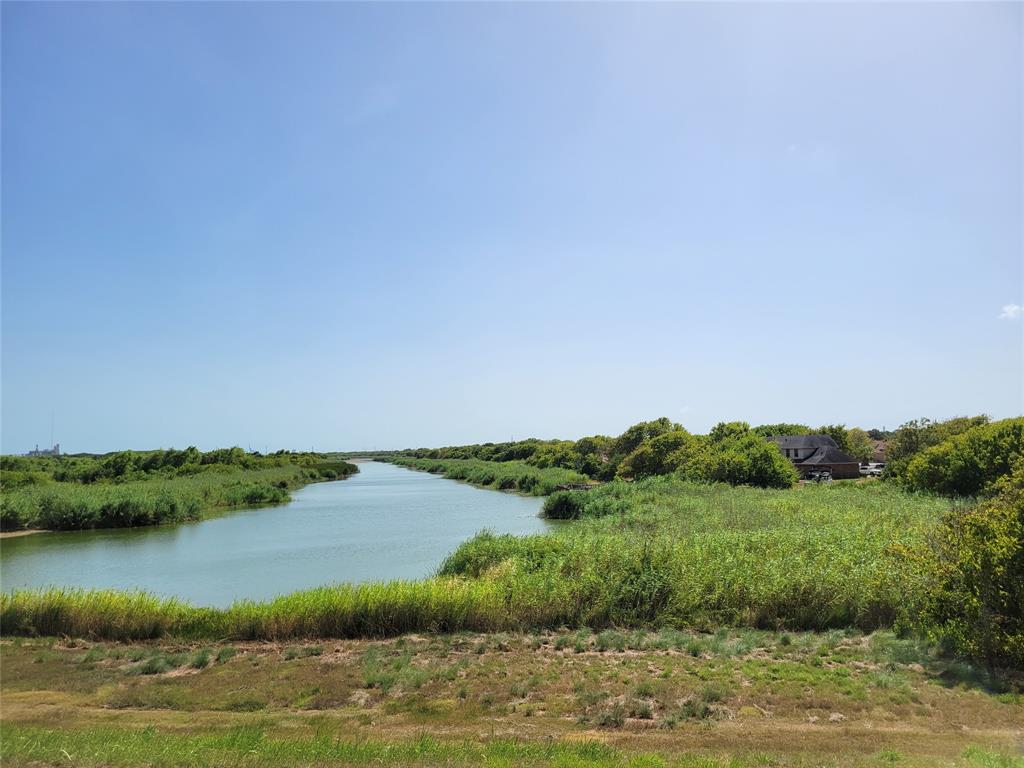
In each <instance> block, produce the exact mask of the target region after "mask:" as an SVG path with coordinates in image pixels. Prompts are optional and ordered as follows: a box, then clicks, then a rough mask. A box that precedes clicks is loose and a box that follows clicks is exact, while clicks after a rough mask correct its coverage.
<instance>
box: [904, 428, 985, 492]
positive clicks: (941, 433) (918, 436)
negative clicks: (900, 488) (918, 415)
mask: <svg viewBox="0 0 1024 768" xmlns="http://www.w3.org/2000/svg"><path fill="white" fill-rule="evenodd" d="M988 422H989V418H988V416H971V417H968V416H958V417H957V418H955V419H949V420H947V421H931V420H930V419H914V420H913V421H908V422H907V423H906V424H903V425H901V426H900V427H899V428H898V429H897V430H896V431H895V432H893V433H892V434H891V435H890V436H889V438H888V442H887V445H886V455H887V462H886V468H885V474H886V477H890V478H896V479H900V478H901V477H902V476H903V474H904V472H905V471H906V468H907V465H908V464H910V461H911V460H912V459H913V458H914V456H916V455H917V454H919V453H921V451H924V450H925V449H927V448H931V447H932V446H933V445H938V444H939V443H941V442H944V441H945V440H948V439H949V438H951V437H954V436H955V435H959V434H960V433H961V432H966V431H967V430H969V429H973V428H974V427H980V426H982V425H984V424H988Z"/></svg>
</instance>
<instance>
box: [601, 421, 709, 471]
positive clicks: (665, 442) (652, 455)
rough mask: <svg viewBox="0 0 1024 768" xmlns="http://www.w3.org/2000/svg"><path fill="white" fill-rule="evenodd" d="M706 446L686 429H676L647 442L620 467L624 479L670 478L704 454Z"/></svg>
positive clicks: (625, 459)
mask: <svg viewBox="0 0 1024 768" xmlns="http://www.w3.org/2000/svg"><path fill="white" fill-rule="evenodd" d="M703 448H704V443H703V441H702V440H700V439H699V438H696V437H694V436H693V435H691V434H690V433H689V432H687V431H686V430H685V429H674V430H672V431H670V432H664V433H662V434H660V435H658V436H656V437H653V438H651V439H649V440H645V441H644V442H642V443H641V444H640V445H638V446H637V447H636V449H635V450H634V451H633V452H632V453H630V454H629V455H628V456H626V457H625V458H624V459H623V460H622V463H621V464H620V465H619V469H618V474H619V475H620V476H622V477H636V478H641V477H650V476H652V475H667V474H670V473H672V472H675V471H676V470H678V469H680V468H682V467H683V466H685V465H686V464H687V463H688V462H690V461H691V460H693V458H694V457H695V456H696V455H697V454H698V453H700V452H701V451H702V450H703Z"/></svg>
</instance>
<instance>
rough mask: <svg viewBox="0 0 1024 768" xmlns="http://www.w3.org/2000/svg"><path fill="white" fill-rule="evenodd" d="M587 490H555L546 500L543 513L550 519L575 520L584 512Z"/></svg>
mask: <svg viewBox="0 0 1024 768" xmlns="http://www.w3.org/2000/svg"><path fill="white" fill-rule="evenodd" d="M586 493H587V491H555V492H554V493H553V494H551V495H550V496H548V497H547V498H546V499H545V500H544V508H543V515H544V517H546V518H548V519H550V520H575V519H576V518H578V517H579V516H580V515H581V514H582V513H583V508H584V506H585V505H586Z"/></svg>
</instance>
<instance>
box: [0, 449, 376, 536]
mask: <svg viewBox="0 0 1024 768" xmlns="http://www.w3.org/2000/svg"><path fill="white" fill-rule="evenodd" d="M358 471H359V468H358V467H357V466H356V465H354V464H349V463H348V462H344V461H331V460H327V458H326V457H325V456H324V455H323V454H317V453H291V452H285V451H279V452H278V453H275V454H271V455H269V456H264V455H261V454H259V453H246V452H245V451H243V450H242V449H241V448H237V447H236V448H222V449H218V450H214V451H207V452H205V453H204V452H201V451H199V450H198V449H196V448H194V447H189V448H186V449H184V450H167V451H119V452H117V453H110V454H106V455H102V456H81V455H79V456H60V457H48V456H46V457H25V456H3V457H0V487H2V489H3V496H2V499H0V530H4V531H11V530H22V529H26V528H44V529H49V530H74V529H83V528H120V527H133V526H141V525H158V524H161V523H171V522H182V521H185V520H196V519H198V518H200V517H202V516H203V515H205V514H209V513H211V512H214V511H216V510H220V509H229V508H231V507H237V506H242V505H252V504H276V503H281V502H284V501H287V500H288V499H289V495H288V492H289V490H291V489H294V488H298V487H301V486H303V485H305V484H307V483H310V482H316V481H318V480H335V479H339V478H345V477H348V476H349V475H351V474H353V473H355V472H358Z"/></svg>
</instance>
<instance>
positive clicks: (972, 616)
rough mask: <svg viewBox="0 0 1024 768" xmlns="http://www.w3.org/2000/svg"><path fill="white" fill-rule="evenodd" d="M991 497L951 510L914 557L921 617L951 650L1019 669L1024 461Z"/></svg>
mask: <svg viewBox="0 0 1024 768" xmlns="http://www.w3.org/2000/svg"><path fill="white" fill-rule="evenodd" d="M1000 487H1001V492H1000V493H999V494H998V495H997V496H996V497H995V498H993V499H990V500H989V501H986V502H984V503H982V504H979V505H977V506H975V507H973V508H971V509H969V510H967V511H966V512H964V511H961V510H954V511H952V512H950V513H949V514H947V515H946V516H945V518H944V519H943V522H942V524H941V525H940V526H939V529H938V531H937V534H936V536H935V538H934V539H933V541H932V542H931V545H930V546H929V547H928V548H926V549H924V550H923V551H922V552H920V553H918V555H917V557H915V558H914V560H915V563H914V564H915V565H916V566H917V567H918V568H919V570H920V573H921V578H922V580H924V581H925V584H926V585H925V597H924V605H923V609H922V621H923V623H924V626H925V628H926V630H927V631H928V632H929V634H930V635H931V636H932V637H933V638H935V639H937V640H940V641H941V642H943V643H944V644H945V645H946V646H947V647H948V648H949V649H950V650H952V651H954V652H956V653H959V654H963V655H966V656H970V657H971V658H974V659H977V660H979V661H982V662H984V663H985V664H987V665H988V667H989V668H990V669H993V668H995V667H998V666H1002V665H1005V666H1013V667H1018V668H1022V667H1024V463H1019V464H1018V465H1017V467H1016V470H1015V471H1014V473H1013V475H1012V477H1010V478H1008V479H1004V481H1003V482H1002V483H1001V486H1000Z"/></svg>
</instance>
